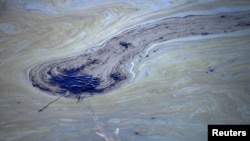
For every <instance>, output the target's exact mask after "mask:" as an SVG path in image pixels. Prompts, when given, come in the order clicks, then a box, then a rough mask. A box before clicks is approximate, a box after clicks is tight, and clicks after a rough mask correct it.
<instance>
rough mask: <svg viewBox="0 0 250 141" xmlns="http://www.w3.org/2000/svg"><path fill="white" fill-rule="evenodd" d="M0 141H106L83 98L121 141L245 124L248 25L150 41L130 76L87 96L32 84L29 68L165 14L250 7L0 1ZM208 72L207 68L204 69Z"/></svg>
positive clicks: (243, 1) (172, 1)
mask: <svg viewBox="0 0 250 141" xmlns="http://www.w3.org/2000/svg"><path fill="white" fill-rule="evenodd" d="M0 9H1V13H0V112H1V115H0V140H6V141H16V140H18V141H20V140H25V141H27V140H37V141H40V140H41V141H45V140H46V141H50V140H54V141H57V140H58V141H59V140H60V141H62V140H65V141H66V140H76V141H78V140H79V141H80V140H84V141H85V140H86V141H103V140H104V138H102V137H100V136H98V135H97V134H96V133H95V132H96V131H98V129H97V126H96V124H95V123H94V121H93V118H92V115H91V112H90V109H89V108H88V102H87V101H89V102H90V103H91V105H92V108H93V109H94V111H95V113H96V114H97V115H98V116H99V117H100V120H101V121H102V122H104V123H105V124H106V125H107V130H110V132H112V131H114V130H115V129H116V128H119V129H120V132H119V137H120V138H121V140H123V141H132V140H134V141H152V140H157V141H159V140H160V141H165V140H173V141H175V140H190V141H196V140H197V141H201V140H207V125H208V124H249V123H250V40H249V39H250V28H249V29H244V30H237V31H234V32H230V33H220V34H211V35H206V36H199V35H196V36H188V37H181V38H176V39H172V40H168V41H165V42H160V43H153V44H151V45H150V47H149V48H148V49H147V50H146V51H148V52H149V54H150V53H152V52H154V50H157V51H156V52H155V53H152V55H151V54H150V55H149V57H146V58H142V59H138V58H135V59H134V60H132V62H131V63H130V64H129V66H128V68H129V69H130V70H129V72H130V73H131V76H132V77H131V79H130V80H129V81H126V83H125V84H123V85H122V86H121V87H119V88H118V89H115V90H113V91H111V92H108V93H107V94H105V95H99V96H95V97H90V98H87V99H84V100H83V101H81V102H79V103H77V101H76V100H73V99H66V98H61V99H60V100H59V101H57V102H55V103H53V104H51V105H50V106H49V107H48V108H46V109H45V110H44V111H42V112H40V113H38V112H37V111H38V110H39V109H41V108H42V107H43V106H45V105H46V104H48V103H49V102H51V101H53V100H54V99H56V98H57V97H55V96H51V95H48V94H46V93H45V92H43V91H40V90H39V89H37V88H35V87H33V86H32V84H31V82H30V80H29V71H30V69H31V68H32V67H33V66H35V65H37V64H39V63H42V62H53V61H55V60H58V59H61V58H65V57H68V56H77V55H79V54H81V53H83V52H84V50H85V49H89V48H91V47H94V46H97V45H100V44H102V43H104V42H105V41H107V40H109V39H110V38H112V37H113V36H115V35H118V34H119V33H121V32H122V31H124V30H126V29H130V28H131V27H135V26H136V25H141V24H145V23H151V22H155V21H158V20H160V19H164V18H170V17H183V16H187V15H210V14H216V13H230V12H237V11H245V10H250V2H249V1H247V0H238V1H227V0H225V1H224V0H218V1H216V0H209V1H205V0H204V1H202V0H178V1H177V0H169V1H167V0H165V1H163V0H162V1H150V0H148V1H111V0H110V1H109V0H107V1H102V0H96V1H87V0H86V1H85V0H84V1H80V0H79V1H77V0H75V1H74V0H72V1H69V0H54V1H53V0H46V1H44V0H40V1H39V0H37V1H31V0H19V1H17V0H13V1H11V0H9V1H7V0H6V1H2V2H0ZM209 67H212V68H214V71H212V72H210V71H209V70H210V68H209Z"/></svg>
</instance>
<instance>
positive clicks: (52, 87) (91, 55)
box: [29, 11, 250, 101]
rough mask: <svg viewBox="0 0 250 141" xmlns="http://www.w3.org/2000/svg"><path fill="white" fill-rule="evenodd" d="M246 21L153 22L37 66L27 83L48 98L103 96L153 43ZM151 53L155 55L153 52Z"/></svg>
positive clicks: (195, 18) (229, 17) (238, 26)
mask: <svg viewBox="0 0 250 141" xmlns="http://www.w3.org/2000/svg"><path fill="white" fill-rule="evenodd" d="M249 17H250V11H244V12H234V13H227V14H226V13H222V14H215V15H189V16H185V17H173V18H166V19H163V20H159V21H155V22H153V23H149V24H146V25H143V26H138V27H134V28H131V29H128V30H125V31H124V32H122V33H120V34H118V35H116V36H114V37H111V39H109V40H107V41H106V42H105V43H104V44H102V45H100V46H96V47H98V49H97V50H93V48H90V49H88V50H83V52H82V53H81V54H80V55H78V56H74V57H67V58H63V59H58V60H56V61H48V62H44V63H43V64H37V65H36V66H34V67H33V68H31V69H30V72H29V79H30V81H31V83H32V85H33V86H34V87H37V88H39V89H40V90H42V91H45V92H47V93H48V94H52V95H59V96H60V95H63V96H64V97H66V98H76V99H78V101H80V100H81V99H83V98H86V97H90V96H93V95H98V94H105V93H108V92H109V91H111V90H113V89H117V88H119V86H121V85H122V84H124V83H125V82H126V80H129V79H131V78H132V77H133V74H132V73H130V72H129V68H128V67H127V66H128V65H129V64H131V63H132V62H133V60H134V59H135V58H136V57H137V56H140V54H141V53H143V52H145V50H147V49H148V48H149V47H150V46H151V45H152V44H153V43H158V42H164V41H168V40H172V39H177V38H182V37H188V36H208V35H210V34H223V33H230V32H234V31H237V30H244V29H248V28H249V27H250V24H249V23H250V18H249ZM184 25H185V26H184ZM186 25H188V26H186ZM94 48H95V47H94ZM153 52H154V53H157V52H156V50H155V51H153ZM145 56H147V54H146V55H145ZM209 72H211V71H209ZM67 91H69V92H70V93H69V94H68V95H66V94H65V93H66V92H67Z"/></svg>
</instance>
